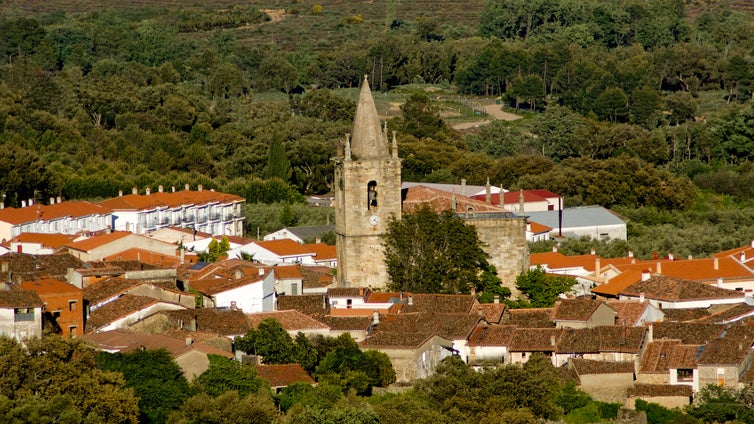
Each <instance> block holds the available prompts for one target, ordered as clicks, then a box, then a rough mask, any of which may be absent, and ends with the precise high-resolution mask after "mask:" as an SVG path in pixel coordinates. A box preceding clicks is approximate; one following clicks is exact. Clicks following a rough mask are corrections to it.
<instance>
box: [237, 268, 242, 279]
mask: <svg viewBox="0 0 754 424" xmlns="http://www.w3.org/2000/svg"><path fill="white" fill-rule="evenodd" d="M235 277H236V280H240V279H241V278H243V271H241V270H240V269H237V270H236V274H235Z"/></svg>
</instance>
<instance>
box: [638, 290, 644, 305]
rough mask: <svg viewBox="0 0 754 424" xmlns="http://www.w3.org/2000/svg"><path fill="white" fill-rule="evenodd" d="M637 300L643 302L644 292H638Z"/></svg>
mask: <svg viewBox="0 0 754 424" xmlns="http://www.w3.org/2000/svg"><path fill="white" fill-rule="evenodd" d="M639 302H642V303H643V302H644V292H641V293H639Z"/></svg>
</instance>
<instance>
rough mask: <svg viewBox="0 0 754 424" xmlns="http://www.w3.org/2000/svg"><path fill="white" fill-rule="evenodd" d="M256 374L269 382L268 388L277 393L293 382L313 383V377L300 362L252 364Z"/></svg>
mask: <svg viewBox="0 0 754 424" xmlns="http://www.w3.org/2000/svg"><path fill="white" fill-rule="evenodd" d="M254 370H255V371H256V372H257V375H258V376H259V377H260V378H262V379H263V380H265V381H266V382H268V383H269V384H270V388H271V389H272V390H273V391H274V392H275V393H279V392H280V391H281V390H283V389H284V388H286V387H287V386H290V385H291V384H295V383H305V384H311V385H315V384H316V383H315V382H314V379H313V378H311V377H310V376H309V374H307V373H306V371H304V369H303V368H301V365H300V364H281V365H261V364H259V365H254Z"/></svg>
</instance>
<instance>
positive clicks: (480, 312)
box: [476, 306, 484, 317]
mask: <svg viewBox="0 0 754 424" xmlns="http://www.w3.org/2000/svg"><path fill="white" fill-rule="evenodd" d="M476 314H477V315H479V316H480V317H483V316H484V311H483V310H482V307H481V306H479V307H478V308H476Z"/></svg>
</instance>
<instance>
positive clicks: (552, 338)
mask: <svg viewBox="0 0 754 424" xmlns="http://www.w3.org/2000/svg"><path fill="white" fill-rule="evenodd" d="M556 341H557V339H556V338H555V335H554V334H553V335H552V336H550V346H555V345H556V344H557V343H556Z"/></svg>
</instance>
